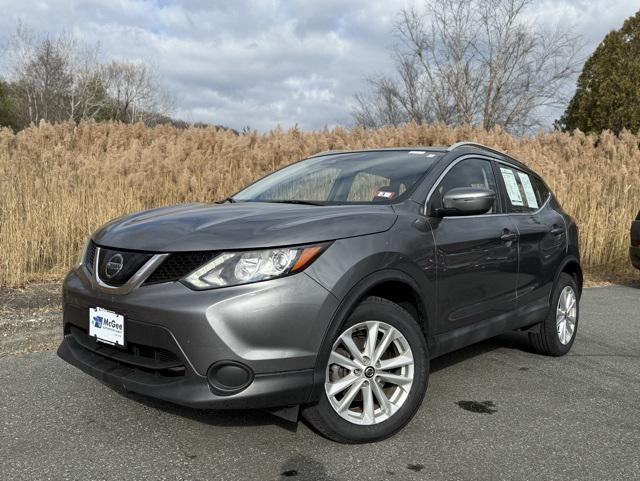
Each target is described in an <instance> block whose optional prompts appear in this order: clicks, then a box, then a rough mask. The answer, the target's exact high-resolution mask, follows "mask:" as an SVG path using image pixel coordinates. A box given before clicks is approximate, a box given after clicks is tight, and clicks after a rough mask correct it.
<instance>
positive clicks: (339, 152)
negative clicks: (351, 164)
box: [309, 150, 346, 158]
mask: <svg viewBox="0 0 640 481" xmlns="http://www.w3.org/2000/svg"><path fill="white" fill-rule="evenodd" d="M342 152H346V151H345V150H325V151H324V152H318V153H317V154H313V155H312V156H311V157H309V158H313V157H321V156H323V155H329V154H341V153H342Z"/></svg>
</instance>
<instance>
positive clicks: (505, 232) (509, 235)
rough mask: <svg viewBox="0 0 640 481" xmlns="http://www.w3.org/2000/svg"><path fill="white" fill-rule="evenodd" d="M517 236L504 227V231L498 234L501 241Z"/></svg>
mask: <svg viewBox="0 0 640 481" xmlns="http://www.w3.org/2000/svg"><path fill="white" fill-rule="evenodd" d="M517 238H518V234H516V233H515V232H512V231H510V230H506V229H505V231H504V233H503V234H502V235H501V236H500V240H502V241H503V242H511V241H514V240H516V239H517Z"/></svg>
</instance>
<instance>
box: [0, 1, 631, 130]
mask: <svg viewBox="0 0 640 481" xmlns="http://www.w3.org/2000/svg"><path fill="white" fill-rule="evenodd" d="M419 3H420V0H396V1H393V0H326V1H312V0H282V1H278V0H180V1H170V0H148V1H146V0H0V11H2V13H3V14H2V16H1V17H0V44H2V43H3V41H6V39H7V35H8V34H9V33H10V32H13V31H15V28H16V25H17V23H18V22H22V23H23V24H25V25H27V26H28V27H30V28H31V29H32V30H34V31H35V32H37V33H57V32H60V31H62V30H66V31H67V32H70V33H72V34H73V35H75V36H77V37H78V38H79V39H81V40H83V41H86V42H88V43H96V42H100V45H101V51H102V56H103V57H104V58H105V59H110V58H123V59H130V60H144V61H148V62H152V63H154V64H155V65H156V66H157V68H158V71H159V73H160V75H161V79H162V82H163V84H164V86H165V88H166V89H167V90H168V91H169V92H171V93H172V95H173V96H174V98H175V104H176V110H175V112H174V116H175V117H179V118H182V119H184V120H188V121H205V122H211V123H216V124H223V125H227V126H230V127H234V128H238V129H240V128H242V127H244V126H247V125H248V126H250V127H252V128H256V129H258V130H261V131H265V130H268V129H271V128H275V127H276V126H278V125H280V126H282V127H285V128H286V127H290V126H293V125H295V124H297V125H298V126H300V127H302V128H304V129H312V128H321V127H323V126H325V125H329V126H332V125H335V124H349V123H350V122H351V119H350V115H349V112H350V105H351V104H352V102H353V94H354V93H355V92H357V91H360V90H362V89H363V87H364V81H363V79H364V78H365V77H366V76H367V75H371V74H380V73H386V72H390V71H391V69H392V64H391V62H390V57H389V50H390V49H391V48H392V46H393V44H394V38H393V36H392V35H391V30H392V25H393V22H394V19H395V18H396V14H397V12H398V11H399V10H400V9H401V8H403V7H406V6H409V5H413V4H419ZM639 7H640V6H639V4H638V0H614V1H612V0H555V1H553V0H540V1H538V2H536V5H535V7H534V8H533V9H531V11H530V12H529V15H532V16H535V17H536V18H537V19H538V21H540V22H543V23H546V24H549V25H554V24H556V23H560V24H561V25H572V26H573V27H574V28H575V30H576V32H578V33H580V34H581V35H582V36H583V40H584V43H585V45H586V47H585V55H588V54H589V53H590V52H591V51H592V50H593V49H594V48H595V46H596V45H597V44H598V43H599V42H600V40H601V39H602V38H603V37H604V35H605V34H606V33H607V32H608V31H609V30H611V29H614V28H619V27H620V26H621V25H622V22H623V21H624V19H625V18H627V17H629V16H631V15H632V14H633V13H635V11H637V9H638V8H639Z"/></svg>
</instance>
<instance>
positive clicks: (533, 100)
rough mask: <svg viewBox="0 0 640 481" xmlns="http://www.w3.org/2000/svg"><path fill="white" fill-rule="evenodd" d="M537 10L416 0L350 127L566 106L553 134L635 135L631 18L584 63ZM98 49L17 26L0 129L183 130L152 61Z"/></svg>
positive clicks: (495, 123)
mask: <svg viewBox="0 0 640 481" xmlns="http://www.w3.org/2000/svg"><path fill="white" fill-rule="evenodd" d="M535 3H536V1H535V0H425V1H424V3H423V8H421V9H418V8H407V9H403V10H401V11H400V12H399V14H398V19H397V22H396V23H395V27H394V31H393V34H394V36H395V38H396V40H397V43H396V47H395V48H394V50H393V63H394V66H395V68H394V71H393V73H392V74H385V75H374V76H370V77H369V78H367V79H366V84H367V86H368V87H367V88H366V89H364V90H363V91H362V92H360V93H358V94H356V95H355V105H354V107H353V109H352V117H353V120H354V123H355V124H356V125H359V126H363V127H365V128H376V127H382V126H387V125H393V126H398V125H403V124H406V123H409V122H415V123H418V124H423V123H430V122H441V123H443V124H446V125H452V126H455V125H474V126H481V127H483V128H485V129H487V130H488V129H491V128H493V127H501V128H503V129H504V130H506V131H508V132H510V133H514V134H525V133H529V132H532V131H533V130H535V129H538V128H542V127H545V126H548V125H549V124H550V118H549V114H550V112H556V111H557V110H558V109H562V108H564V107H565V106H566V108H565V111H564V113H563V114H562V115H561V117H560V118H559V119H557V120H555V122H554V123H553V125H554V127H555V128H556V129H559V130H563V131H572V130H574V129H580V130H582V131H583V132H594V131H595V132H599V131H602V130H606V129H608V130H612V131H613V132H615V133H619V132H621V131H622V130H623V129H627V130H631V131H633V132H637V131H638V130H639V129H640V11H639V12H638V13H636V14H635V15H634V16H632V17H631V18H629V19H627V20H626V21H625V22H624V25H623V26H622V27H621V28H620V29H619V30H614V31H611V32H610V33H609V34H607V36H606V37H605V38H604V40H603V41H602V42H601V43H600V45H599V46H598V47H597V49H596V50H595V52H594V53H593V54H592V55H591V56H590V57H589V58H588V59H587V61H586V62H585V63H583V58H582V56H581V40H580V37H579V36H578V35H576V34H575V33H574V32H573V30H572V29H571V28H570V27H568V26H566V25H561V26H559V27H557V28H555V29H549V28H547V27H544V26H543V25H540V24H538V23H536V22H535V21H533V20H531V18H532V17H531V15H529V13H530V10H531V8H530V7H532V6H533V5H534V4H535ZM99 53H100V52H99V47H98V46H88V45H85V44H82V43H80V42H78V41H77V40H76V39H75V38H74V37H72V36H69V35H66V34H62V35H59V36H50V35H47V36H36V35H34V34H33V33H32V32H30V31H29V30H28V29H25V28H24V27H22V26H19V27H18V29H17V31H16V33H15V35H14V36H13V38H12V40H11V41H10V42H9V44H8V45H7V47H6V51H5V52H4V57H5V58H6V59H7V60H8V61H7V65H8V68H7V69H6V70H7V72H8V74H7V78H5V79H2V78H0V126H9V127H11V128H13V129H14V130H18V129H21V128H23V127H25V126H28V125H30V124H32V123H35V124H37V123H38V122H40V121H41V120H46V121H49V122H59V121H67V120H72V121H76V122H77V121H80V120H82V119H94V120H97V121H102V120H118V121H121V122H137V121H143V122H146V123H147V124H153V123H160V122H162V123H166V122H171V123H173V124H174V125H178V126H186V125H187V123H186V122H180V121H176V120H173V119H171V118H170V117H168V114H169V112H170V111H171V105H172V102H171V100H170V96H169V95H168V94H167V92H166V91H164V90H163V89H162V88H161V86H160V82H159V79H158V75H157V72H156V70H155V69H154V68H153V67H152V66H150V65H148V64H146V63H143V62H130V61H127V60H111V61H109V62H103V61H101V60H100V55H99ZM1 56H2V51H1V50H0V57H1ZM581 69H582V70H581ZM578 73H580V75H579V76H578V80H577V86H575V87H574V81H575V78H576V75H577V74H578ZM198 125H205V124H198ZM218 127H220V128H224V127H221V126H218Z"/></svg>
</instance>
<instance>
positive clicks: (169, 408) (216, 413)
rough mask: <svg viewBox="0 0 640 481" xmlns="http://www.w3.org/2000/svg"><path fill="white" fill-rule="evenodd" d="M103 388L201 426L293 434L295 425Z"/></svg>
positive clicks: (249, 412) (252, 413)
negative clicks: (274, 429)
mask: <svg viewBox="0 0 640 481" xmlns="http://www.w3.org/2000/svg"><path fill="white" fill-rule="evenodd" d="M102 384H103V385H104V386H106V387H107V388H109V389H111V390H112V391H114V392H115V393H117V394H119V395H121V396H123V397H125V398H127V399H131V400H132V401H135V402H137V403H140V404H143V405H145V406H147V407H150V408H153V409H158V410H160V411H164V412H166V413H168V414H172V415H175V416H181V417H184V418H187V419H191V420H194V421H197V422H200V423H203V424H208V425H211V426H217V427H251V426H269V425H272V426H279V427H281V428H283V429H285V430H287V431H291V432H295V431H296V430H297V424H296V423H292V422H289V421H286V420H284V419H281V418H279V417H277V416H274V415H273V414H271V413H270V412H268V411H261V410H253V409H246V410H243V409H229V410H226V409H224V410H210V409H195V408H189V407H186V406H180V405H178V404H173V403H170V402H167V401H162V400H160V399H155V398H150V397H147V396H143V395H142V394H137V393H134V392H131V391H127V390H126V389H123V388H122V387H120V386H113V385H111V384H107V383H104V382H102Z"/></svg>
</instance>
